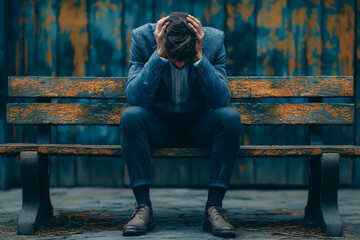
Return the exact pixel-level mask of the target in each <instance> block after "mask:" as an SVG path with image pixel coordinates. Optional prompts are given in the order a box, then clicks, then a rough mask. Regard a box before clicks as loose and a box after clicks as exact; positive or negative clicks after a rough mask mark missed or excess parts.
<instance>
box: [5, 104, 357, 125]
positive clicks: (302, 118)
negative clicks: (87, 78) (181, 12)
mask: <svg viewBox="0 0 360 240" xmlns="http://www.w3.org/2000/svg"><path fill="white" fill-rule="evenodd" d="M127 106H128V105H127V104H123V103H108V104H82V103H78V104H74V103H71V104H60V103H10V104H8V105H7V122H8V123H10V124H53V125H61V124H89V125H104V124H109V125H118V124H120V118H121V114H122V112H123V111H124V110H125V108H126V107H127ZM231 106H233V107H234V108H236V109H238V111H239V112H240V114H241V119H242V123H243V124H254V125H255V124H258V125H263V124H264V125H265V124H278V125H281V124H353V123H354V105H353V104H341V103H335V104H328V103H299V104H267V103H256V104H253V103H236V104H232V105H231Z"/></svg>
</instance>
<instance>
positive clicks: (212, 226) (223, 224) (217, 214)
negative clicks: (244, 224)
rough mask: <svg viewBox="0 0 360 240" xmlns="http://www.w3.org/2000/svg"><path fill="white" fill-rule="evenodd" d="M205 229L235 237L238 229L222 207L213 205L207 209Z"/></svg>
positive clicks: (218, 234)
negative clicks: (231, 222)
mask: <svg viewBox="0 0 360 240" xmlns="http://www.w3.org/2000/svg"><path fill="white" fill-rule="evenodd" d="M204 230H205V231H207V232H211V233H212V234H214V235H215V236H219V237H235V236H236V231H235V229H234V227H233V226H232V225H231V224H230V222H229V220H228V219H227V216H226V212H225V210H224V209H223V208H222V207H218V206H212V207H209V208H208V209H207V210H206V211H205V219H204Z"/></svg>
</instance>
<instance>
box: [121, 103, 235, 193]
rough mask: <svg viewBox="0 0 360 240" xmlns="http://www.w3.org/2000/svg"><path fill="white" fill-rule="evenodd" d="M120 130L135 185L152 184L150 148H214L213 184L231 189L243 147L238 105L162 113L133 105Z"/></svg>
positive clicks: (211, 181) (211, 178)
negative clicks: (178, 112) (202, 110)
mask: <svg viewBox="0 0 360 240" xmlns="http://www.w3.org/2000/svg"><path fill="white" fill-rule="evenodd" d="M120 129H121V146H122V152H123V156H124V159H125V162H126V166H127V169H128V173H129V178H130V186H131V187H132V188H133V187H137V186H140V185H146V184H151V162H150V158H151V155H150V151H151V149H152V148H159V147H200V148H209V149H211V157H210V160H209V164H211V167H210V181H209V186H215V187H222V188H226V189H228V188H229V182H230V178H231V174H232V171H233V167H234V163H235V160H236V157H237V155H238V152H239V148H240V131H241V120H240V114H239V113H238V111H237V110H235V109H234V108H230V107H223V108H218V109H215V110H211V111H207V112H203V113H201V114H199V113H194V114H170V113H161V114H160V113H155V112H152V111H150V110H148V109H147V108H143V107H138V106H133V107H128V108H126V109H125V111H124V112H123V114H122V116H121V124H120Z"/></svg>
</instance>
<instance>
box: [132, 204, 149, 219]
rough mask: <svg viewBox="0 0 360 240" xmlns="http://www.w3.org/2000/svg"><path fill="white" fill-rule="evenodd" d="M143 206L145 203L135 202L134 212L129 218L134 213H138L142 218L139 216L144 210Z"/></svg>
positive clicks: (134, 214)
mask: <svg viewBox="0 0 360 240" xmlns="http://www.w3.org/2000/svg"><path fill="white" fill-rule="evenodd" d="M145 206H146V204H137V203H135V206H134V212H133V214H132V217H131V219H132V218H134V217H135V216H136V215H139V217H140V218H141V219H142V217H141V216H142V213H143V212H144V210H145Z"/></svg>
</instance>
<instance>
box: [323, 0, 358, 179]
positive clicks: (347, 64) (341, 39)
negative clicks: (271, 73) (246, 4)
mask: <svg viewBox="0 0 360 240" xmlns="http://www.w3.org/2000/svg"><path fill="white" fill-rule="evenodd" d="M323 4H324V6H323V8H324V30H323V32H324V36H323V39H324V57H323V58H324V74H325V75H353V73H354V65H353V64H354V44H353V43H354V41H355V9H354V7H355V1H354V0H345V1H331V0H324V2H323ZM325 101H327V100H326V99H325ZM336 101H341V102H343V101H346V99H344V98H340V99H336V100H335V102H336ZM347 101H352V100H351V99H348V100H347ZM333 102H334V101H333ZM352 134H353V129H351V128H345V127H339V126H337V127H335V126H326V127H324V144H339V143H342V144H344V143H346V142H347V143H349V144H351V143H352V139H353V135H352ZM325 136H326V137H325ZM351 181H352V162H351V160H350V159H348V158H343V159H342V161H341V163H340V184H351Z"/></svg>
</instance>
